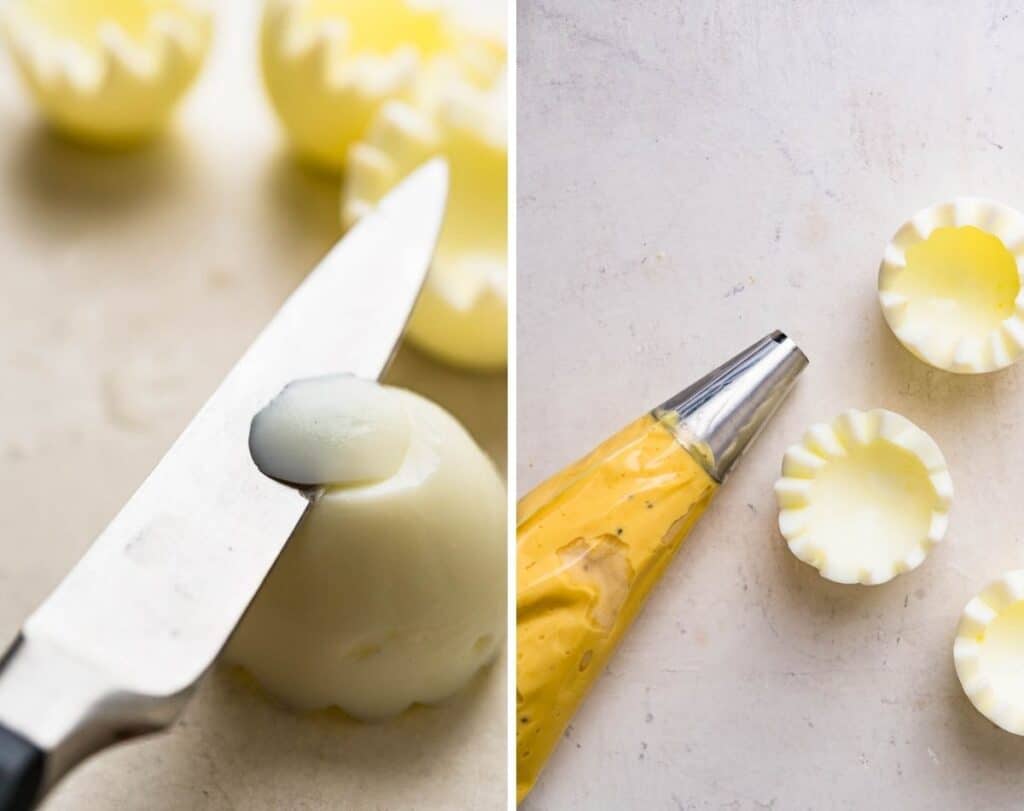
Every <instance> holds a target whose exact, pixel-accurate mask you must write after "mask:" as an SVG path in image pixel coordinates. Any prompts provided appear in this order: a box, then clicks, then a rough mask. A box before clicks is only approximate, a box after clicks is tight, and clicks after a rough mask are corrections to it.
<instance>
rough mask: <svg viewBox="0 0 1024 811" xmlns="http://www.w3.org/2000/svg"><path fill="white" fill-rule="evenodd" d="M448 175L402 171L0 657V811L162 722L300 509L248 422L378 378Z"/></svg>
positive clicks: (174, 712)
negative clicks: (297, 392)
mask: <svg viewBox="0 0 1024 811" xmlns="http://www.w3.org/2000/svg"><path fill="white" fill-rule="evenodd" d="M447 191H448V168H447V165H446V164H445V163H444V162H443V161H440V160H434V161H431V162H430V163H428V164H425V165H424V166H423V167H421V168H420V169H418V170H417V171H416V172H414V173H413V174H412V175H410V176H409V178H408V179H407V180H405V182H403V183H402V184H401V185H400V186H398V187H397V188H396V189H395V190H394V191H392V192H391V193H390V194H389V195H388V196H387V197H386V198H384V200H382V201H381V203H380V205H379V206H378V207H377V208H376V209H375V210H374V211H373V212H371V213H370V214H369V215H367V216H366V217H364V218H363V219H362V220H361V221H360V222H359V223H358V224H357V225H355V226H354V227H353V228H352V229H351V230H350V231H349V232H348V234H347V235H346V236H345V237H344V238H343V239H342V240H341V241H340V242H339V243H338V244H337V245H336V246H335V247H334V248H333V249H332V250H331V251H330V253H329V254H328V255H327V256H326V258H324V260H323V261H322V262H321V263H320V265H319V266H318V267H317V268H316V269H315V270H314V271H313V272H312V273H311V274H310V275H309V276H308V277H307V278H306V280H305V281H304V282H303V283H302V285H301V286H300V287H299V288H298V289H297V290H296V291H295V292H294V293H293V294H292V295H291V297H290V298H289V299H288V300H287V301H286V302H285V303H284V305H283V306H282V307H281V309H280V310H279V311H278V313H277V315H276V316H275V317H274V319H273V320H272V321H271V322H270V324H268V325H267V327H266V328H265V329H264V330H263V332H262V333H261V334H260V335H259V336H258V337H257V338H256V340H255V341H254V342H253V344H252V346H250V347H249V349H248V350H247V351H246V353H245V354H244V355H243V356H242V358H241V360H239V361H238V363H237V364H236V365H235V367H234V368H233V369H232V370H231V371H230V372H229V373H228V375H227V377H226V378H225V380H224V382H223V383H221V385H220V387H219V388H218V389H217V390H216V392H214V394H213V396H212V397H210V399H209V400H208V401H207V402H206V404H205V405H204V406H203V407H202V408H201V409H200V411H199V413H198V414H196V416H195V417H194V418H193V420H192V422H191V423H190V424H189V425H188V427H187V428H186V429H185V430H184V432H183V433H182V434H181V436H180V437H179V438H178V440H177V441H176V442H175V443H174V445H173V446H172V447H171V449H170V450H169V451H168V452H167V455H166V456H164V458H163V459H162V460H161V461H160V463H159V464H158V465H157V467H156V468H155V469H154V470H153V472H152V473H151V474H150V475H149V477H148V478H147V479H146V480H145V481H144V482H143V483H142V486H141V487H139V489H138V490H137V491H136V493H135V495H134V496H132V498H131V500H130V501H129V502H128V503H127V504H126V505H125V506H124V507H123V508H122V510H121V512H120V513H118V515H117V516H116V517H115V518H114V520H113V521H112V522H111V523H110V525H109V526H108V527H107V528H106V529H105V530H104V531H103V532H102V533H101V534H100V536H99V537H98V538H97V539H96V540H95V542H94V543H93V544H92V546H91V547H90V548H89V550H88V551H87V552H86V553H85V555H84V556H83V557H82V559H81V560H80V561H79V562H78V564H77V565H76V566H75V567H74V568H73V569H72V570H71V572H70V573H69V574H68V575H67V577H65V578H64V580H63V581H62V582H61V583H60V585H58V586H57V588H56V590H55V591H54V592H53V593H52V594H51V595H50V596H49V597H48V598H47V599H46V601H45V602H43V604H42V605H41V606H39V608H37V609H36V611H35V613H33V614H32V615H31V616H30V617H29V618H28V619H27V620H26V621H25V623H24V625H23V627H22V629H21V632H20V634H19V635H18V637H17V638H16V640H15V641H14V643H13V644H12V645H11V647H10V648H9V649H8V650H7V652H6V654H5V655H4V656H3V658H2V660H0V809H2V811H22V809H30V808H33V807H34V806H35V805H36V803H38V802H39V800H40V799H41V797H42V796H43V795H44V794H45V793H46V792H47V791H48V790H49V789H50V788H51V787H52V786H53V785H54V784H55V783H56V782H57V780H59V779H60V777H61V776H62V775H64V774H65V773H66V772H67V771H68V770H69V769H71V768H72V767H73V766H74V765H75V764H77V763H79V762H80V761H82V760H83V759H84V758H86V757H88V756H89V755H90V754H93V753H94V752H97V751H99V750H100V749H102V748H104V747H106V746H109V745H111V744H113V743H115V742H117V741H121V740H125V739H127V738H132V737H135V736H137V735H141V734H144V733H148V732H154V731H157V730H160V729H164V728H166V727H168V726H169V725H170V724H171V723H172V722H173V721H174V720H175V718H176V717H177V716H178V714H179V713H180V712H181V710H182V709H183V708H184V706H185V704H186V702H187V701H188V699H189V697H190V696H191V694H192V692H193V691H194V690H195V687H196V684H197V683H198V682H199V680H200V679H201V678H202V676H203V675H204V673H206V671H207V670H208V669H209V667H210V665H211V664H212V663H213V661H214V660H215V659H216V658H217V655H218V654H219V653H220V651H221V649H222V648H223V647H224V644H225V643H226V642H227V640H228V637H229V636H230V635H231V632H232V631H233V630H234V628H235V626H236V625H237V624H238V621H239V619H240V618H241V617H242V614H243V613H244V612H245V609H246V608H247V607H248V605H249V603H250V601H251V600H252V598H253V596H254V595H255V594H256V591H257V589H259V587H260V584H261V583H262V582H263V580H264V578H265V577H266V575H267V573H268V572H269V571H270V567H271V566H272V565H273V563H274V561H275V559H276V558H277V556H278V553H280V551H281V549H282V547H283V546H284V544H285V541H286V540H287V539H288V536H289V535H290V533H291V531H292V529H293V528H294V527H295V525H296V524H297V523H298V521H299V519H300V518H301V517H302V514H303V512H304V511H305V510H306V508H307V506H308V501H307V500H306V498H305V497H304V496H303V495H302V494H301V493H299V492H298V491H296V490H294V489H292V488H290V487H286V486H284V485H281V484H278V483H277V482H274V481H272V480H271V479H269V478H267V477H266V476H264V475H263V474H261V473H260V472H259V471H258V470H257V469H256V466H255V465H254V464H253V462H252V460H251V458H250V456H249V449H248V435H249V423H250V421H251V420H252V417H253V416H254V415H255V414H256V412H257V411H258V410H259V409H260V408H262V407H263V406H264V405H265V404H266V403H267V401H269V400H270V399H271V398H272V397H273V396H274V395H276V394H277V393H278V392H279V391H280V390H281V389H282V388H283V387H284V386H285V384H287V383H289V382H290V381H292V380H295V379H296V378H302V377H312V376H316V375H323V374H328V373H337V372H350V373H352V374H355V375H358V376H360V377H364V378H369V379H378V378H379V377H380V375H381V373H382V372H383V371H384V369H385V368H386V366H387V364H388V361H389V360H390V358H391V356H392V354H393V353H394V350H395V347H396V345H397V344H398V341H399V339H400V337H401V335H402V331H403V329H404V327H405V324H406V321H407V320H408V318H409V314H410V312H411V311H412V308H413V305H414V304H415V302H416V298H417V296H418V295H419V291H420V287H421V286H422V284H423V280H424V277H425V275H426V271H427V268H428V266H429V264H430V261H431V258H432V255H433V251H434V246H435V243H436V241H437V236H438V233H439V231H440V228H441V222H442V219H443V215H444V207H445V200H446V197H447Z"/></svg>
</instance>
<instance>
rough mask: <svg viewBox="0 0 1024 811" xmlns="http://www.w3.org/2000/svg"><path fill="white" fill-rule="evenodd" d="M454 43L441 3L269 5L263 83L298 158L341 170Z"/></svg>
mask: <svg viewBox="0 0 1024 811" xmlns="http://www.w3.org/2000/svg"><path fill="white" fill-rule="evenodd" d="M450 43H451V35H450V32H449V28H448V23H447V21H446V18H445V15H444V14H443V13H442V9H441V5H440V4H439V3H438V2H435V1H434V0H377V1H376V2H373V3H368V2H365V0H268V2H267V4H266V8H265V10H264V15H263V22H262V27H261V34H260V53H261V65H262V69H263V80H264V84H265V85H266V89H267V93H268V95H269V96H270V101H271V103H272V105H273V107H274V110H275V111H276V113H277V116H278V118H279V119H280V121H281V124H282V125H283V127H284V128H285V130H286V131H287V133H288V136H289V138H290V140H291V142H292V145H293V147H294V148H295V150H296V151H297V152H298V154H299V155H300V156H301V157H302V158H304V159H305V160H307V161H309V162H311V163H314V164H317V165H319V166H321V167H323V168H327V169H333V170H337V169H341V168H343V167H344V165H345V161H346V159H347V157H348V151H349V147H350V146H351V145H352V144H353V143H354V142H355V141H356V140H358V139H359V138H360V137H361V136H362V135H363V133H364V132H365V131H366V128H367V126H368V125H369V123H370V119H371V118H372V117H373V115H374V113H375V112H376V111H377V108H378V107H379V106H380V105H381V104H382V103H383V102H385V101H386V100H388V99H390V98H395V97H401V96H404V95H408V94H409V93H410V92H411V91H412V87H413V84H414V82H415V78H416V72H417V69H418V68H419V66H420V65H421V64H422V61H423V60H424V59H425V58H429V57H431V56H433V55H434V54H437V53H441V52H443V51H445V50H446V49H447V48H449V47H450Z"/></svg>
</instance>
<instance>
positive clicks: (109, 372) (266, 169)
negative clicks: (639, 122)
mask: <svg viewBox="0 0 1024 811" xmlns="http://www.w3.org/2000/svg"><path fill="white" fill-rule="evenodd" d="M499 1H500V0H499ZM215 5H217V7H218V30H217V36H216V40H215V45H214V50H213V53H212V54H211V60H210V62H209V64H208V65H207V66H206V68H205V70H204V72H203V74H202V76H201V77H200V80H199V83H198V85H197V86H196V88H195V89H194V92H193V93H192V94H191V95H190V96H189V97H188V98H187V100H186V102H185V105H184V107H183V109H182V110H181V113H182V115H181V117H180V120H179V122H178V126H177V127H176V128H175V131H174V133H173V134H171V135H170V136H169V137H168V138H166V139H165V140H163V141H162V142H160V143H158V144H156V145H154V146H153V147H152V148H149V149H144V150H141V151H139V152H135V153H131V154H126V155H114V154H112V155H106V154H97V153H94V152H89V151H85V150H81V149H79V148H76V147H74V146H71V145H69V144H66V143H64V142H62V141H60V140H57V139H55V138H54V137H52V136H51V135H49V134H48V133H47V132H46V130H45V129H44V128H42V127H41V126H40V125H39V122H38V119H37V117H36V115H35V113H34V111H33V108H32V106H31V103H30V102H29V99H28V97H27V96H26V94H25V93H23V92H22V89H21V87H20V86H19V85H18V83H17V82H16V80H15V79H16V77H15V75H14V69H13V66H12V65H11V63H10V61H9V60H8V59H6V58H5V55H0V392H2V395H0V527H2V529H3V531H2V533H0V646H2V645H5V644H6V641H7V640H8V639H10V638H11V637H12V636H13V634H14V633H15V631H16V629H17V628H18V627H19V625H20V624H21V621H22V620H23V618H24V617H25V616H26V615H27V614H28V613H29V612H30V611H31V610H32V609H33V608H34V607H35V605H36V604H37V603H38V602H39V601H40V600H42V599H43V598H44V597H45V595H46V594H47V593H48V592H49V591H50V590H51V589H52V588H53V586H54V585H56V583H57V582H58V581H59V580H60V578H61V577H62V576H63V575H64V573H65V572H66V571H67V570H68V569H69V568H70V567H71V566H72V565H73V564H74V562H75V561H76V560H77V559H78V558H79V556H80V555H81V554H82V553H83V552H84V550H85V549H86V548H87V546H88V545H89V543H90V541H91V540H92V538H93V537H95V535H96V534H97V533H98V532H99V530H100V529H102V528H103V526H105V525H106V523H107V522H108V521H109V520H110V519H111V518H112V517H113V515H114V514H115V513H116V511H117V510H118V509H119V508H120V506H121V505H122V504H123V503H124V501H125V500H126V499H127V498H129V497H130V496H131V494H132V492H133V491H134V490H135V488H136V487H137V486H138V484H139V483H140V482H141V481H142V478H143V477H144V476H145V475H146V474H147V473H148V472H149V470H150V469H151V468H152V466H153V465H154V464H155V463H156V462H157V460H158V459H159V458H160V457H161V456H162V454H163V453H164V451H165V450H166V449H167V447H168V446H169V445H170V443H171V442H172V441H173V440H174V438H175V437H176V436H177V434H178V433H179V432H180V430H181V429H182V428H183V427H184V425H185V424H186V422H187V421H188V419H189V418H190V417H191V416H192V414H193V413H194V412H195V411H196V409H197V408H198V407H199V406H200V405H201V404H202V403H203V401H204V400H205V399H206V398H207V397H208V396H209V394H210V393H211V392H212V391H213V389H214V387H215V386H216V385H217V383H218V382H219V381H220V379H221V378H222V376H223V375H224V373H225V372H226V371H227V370H228V368H230V366H231V364H232V363H233V362H234V361H235V359H236V358H237V357H238V356H239V355H240V354H241V352H242V351H243V350H244V348H245V347H246V346H247V345H248V344H249V342H250V341H251V340H252V338H253V337H255V335H256V333H257V332H258V330H259V329H260V328H261V327H262V325H263V324H264V323H265V322H266V321H267V319H268V318H270V316H271V315H272V314H273V313H274V311H275V310H276V309H277V307H278V306H279V305H280V303H281V302H282V301H283V299H284V297H285V296H286V295H287V294H288V293H289V292H290V291H291V290H292V289H293V288H294V287H295V285H296V284H298V283H299V281H300V280H301V279H302V278H303V277H304V275H305V274H306V273H307V272H308V271H309V270H310V269H311V268H312V266H313V265H314V263H315V262H316V261H317V260H318V259H319V258H320V257H321V256H322V255H323V254H324V253H325V252H326V250H327V249H328V247H329V246H330V245H331V244H332V243H333V242H334V240H336V239H337V238H338V237H339V236H340V227H339V223H338V197H339V186H338V182H337V180H334V179H330V178H324V177H320V176H316V175H312V174H309V173H306V172H304V171H302V170H300V169H299V168H297V166H296V165H295V163H294V162H293V161H292V160H291V159H290V158H289V156H288V155H287V154H286V152H285V150H284V148H283V144H282V141H281V137H280V135H279V132H278V129H277V127H276V124H275V122H274V120H273V119H272V117H271V112H270V109H269V107H268V106H267V105H266V103H265V102H264V99H263V97H262V93H261V90H260V86H259V76H258V72H257V66H256V54H255V47H254V35H255V31H254V22H255V17H254V12H255V11H256V10H257V8H258V4H256V3H253V2H250V0H236V1H235V2H232V3H219V4H215ZM388 379H389V382H392V383H395V384H398V385H404V386H408V387H410V388H413V389H415V390H417V391H420V392H422V393H424V394H426V395H427V396H429V397H431V398H433V399H435V400H437V401H438V402H440V403H441V404H442V405H444V406H445V407H447V408H448V409H449V410H450V411H452V412H453V413H454V414H455V415H456V416H457V417H458V418H459V419H460V420H462V421H463V423H464V424H465V425H466V426H467V428H468V429H469V430H470V431H471V433H473V435H474V436H475V437H476V438H477V440H478V441H479V442H480V443H481V445H482V446H483V447H484V449H485V450H487V451H488V452H489V453H490V454H491V455H492V456H493V457H494V458H495V460H496V461H497V462H498V464H499V465H502V466H504V460H505V443H506V420H505V412H506V405H505V393H506V386H505V379H504V376H502V375H492V376H486V377H480V376H474V375H466V374H460V373H457V372H454V371H452V370H450V369H448V368H445V367H442V366H439V365H437V364H435V363H432V362H431V361H430V360H428V359H426V358H425V357H424V356H422V355H420V354H418V353H417V352H415V351H414V350H411V349H403V350H402V351H401V352H400V353H399V355H398V358H397V359H396V362H395V364H394V367H393V369H392V371H391V373H390V375H389V378H388ZM505 674H506V668H505V662H504V661H499V662H498V663H497V664H496V665H495V666H494V667H492V668H491V669H489V670H488V671H486V672H485V673H484V674H483V675H482V676H481V677H480V678H479V679H478V680H477V681H476V682H475V683H474V684H473V685H471V687H470V688H469V689H468V690H467V692H465V693H464V694H462V695H461V696H459V697H458V698H456V699H455V700H453V701H452V702H451V703H450V704H448V705H446V706H444V707H441V708H432V709H415V710H413V711H411V712H409V713H407V714H405V715H403V716H402V717H401V718H399V719H398V720H397V721H395V722H393V723H388V724H380V725H366V724H357V723H355V722H352V721H348V720H346V719H344V718H342V717H340V716H335V715H326V714H321V715H318V716H314V717H298V716H295V715H293V714H292V713H290V712H288V711H286V710H284V709H283V708H281V707H278V706H276V705H275V704H273V703H272V702H271V701H269V700H268V699H267V698H266V697H265V696H264V695H262V694H261V693H259V692H258V691H257V690H256V689H255V688H253V687H251V686H249V685H248V684H246V683H245V681H244V680H243V679H241V678H239V677H238V675H237V674H235V673H232V672H228V671H224V670H221V669H216V670H215V671H214V672H213V674H212V676H211V677H210V678H209V679H208V680H207V681H206V682H205V683H204V684H203V685H202V687H201V689H200V690H199V692H198V695H197V696H196V698H195V700H194V701H193V703H192V704H191V705H190V707H189V708H188V710H187V711H186V712H185V714H184V717H183V718H182V720H181V722H180V723H179V724H177V725H176V726H175V727H174V729H173V730H172V731H171V732H170V733H169V734H167V735H163V736H159V737H154V738H151V739H148V740H146V741H142V742H136V743H132V744H129V745H125V746H121V747H119V748H117V749H115V750H112V751H110V752H107V753H104V754H103V755H101V756H98V757H96V758H94V759H93V760H91V761H89V762H88V763H86V764H85V765H84V766H83V767H81V768H80V769H79V770H77V771H76V772H74V773H73V774H72V775H70V776H69V777H68V779H67V780H66V781H65V782H64V783H62V784H61V785H60V786H59V787H58V789H57V791H56V792H55V794H54V795H53V796H52V798H51V799H50V800H49V802H48V803H47V804H46V808H47V809H51V810H52V811H57V810H58V809H61V810H62V811H63V810H65V809H66V811H83V809H87V810H88V811H107V810H108V809H110V810H111V811H113V810H115V809H116V811H136V809H137V810H138V811H184V810H185V809H187V811H207V810H209V811H221V809H245V810H246V811H249V809H268V810H269V809H274V811H279V809H289V810H291V809H327V808H330V809H339V808H340V809H358V810H359V811H362V809H367V811H371V810H372V811H376V809H382V810H386V811H391V809H394V810H395V811H399V810H400V809H407V808H422V809H436V810H437V811H440V810H441V809H444V810H445V811H448V810H449V809H450V810H452V811H455V809H462V808H466V807H472V808H479V809H487V811H495V810H496V809H503V808H505V805H506V794H507V792H506V756H507V746H506V741H507V738H506V735H507V724H506V677H505Z"/></svg>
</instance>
